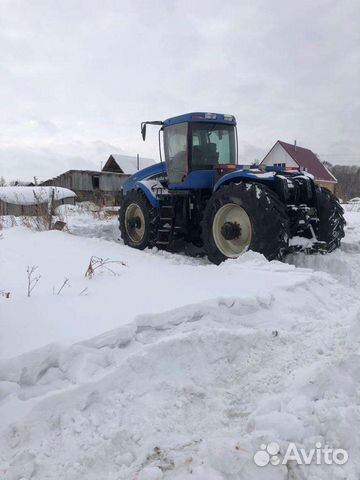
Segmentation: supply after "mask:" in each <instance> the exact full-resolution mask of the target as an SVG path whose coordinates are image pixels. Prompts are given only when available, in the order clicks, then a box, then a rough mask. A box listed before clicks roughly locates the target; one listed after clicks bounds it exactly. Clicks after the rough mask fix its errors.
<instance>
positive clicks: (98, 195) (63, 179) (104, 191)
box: [41, 170, 128, 205]
mask: <svg viewBox="0 0 360 480" xmlns="http://www.w3.org/2000/svg"><path fill="white" fill-rule="evenodd" d="M127 178H128V175H124V174H122V173H119V172H100V171H97V170H68V171H67V172H64V173H61V174H60V175H58V176H57V177H54V178H50V179H48V180H46V181H45V182H42V184H41V185H53V186H58V187H64V188H69V189H71V190H73V191H74V192H75V193H76V196H77V201H81V202H82V201H85V200H89V201H92V202H95V203H99V204H105V205H118V196H119V192H120V188H121V185H122V184H123V183H124V182H125V180H126V179H127Z"/></svg>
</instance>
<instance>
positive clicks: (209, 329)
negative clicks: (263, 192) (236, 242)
mask: <svg viewBox="0 0 360 480" xmlns="http://www.w3.org/2000/svg"><path fill="white" fill-rule="evenodd" d="M61 209H62V210H64V207H61ZM62 213H63V214H64V212H62ZM347 221H348V225H347V227H346V237H345V240H344V243H343V247H342V249H341V250H339V251H336V252H333V253H332V254H330V255H313V256H306V255H303V254H299V255H296V256H295V255H294V256H289V258H288V259H287V262H288V263H279V262H268V261H267V260H265V259H264V258H263V257H262V256H261V255H258V254H255V253H253V252H247V253H246V254H244V255H243V256H242V257H240V258H239V259H237V260H232V261H228V262H226V263H224V264H222V265H221V266H219V267H216V266H214V265H211V264H209V263H208V262H207V261H206V260H205V259H194V258H189V257H183V256H181V255H174V254H169V253H165V252H157V251H155V250H148V251H144V252H139V251H137V250H132V249H129V248H127V247H125V246H124V245H123V244H122V243H121V241H119V240H117V239H118V231H117V225H116V217H113V216H106V215H105V216H101V215H100V214H99V213H94V212H91V211H80V209H79V208H78V207H71V208H68V209H67V222H68V232H57V231H52V232H36V233H35V232H32V231H30V230H28V229H25V228H23V227H15V228H8V229H3V230H2V236H3V239H2V240H0V246H1V250H0V268H1V269H0V290H1V289H5V290H6V291H10V292H11V295H10V298H9V299H6V298H5V297H2V296H0V335H1V340H0V351H1V357H2V360H0V416H1V418H2V426H1V427H0V478H5V479H6V480H20V479H28V480H30V479H32V480H44V479H54V480H55V479H56V480H62V479H64V480H72V479H74V480H75V479H89V480H102V479H104V480H121V479H126V480H127V479H129V480H135V479H136V480H144V479H146V480H151V479H155V480H158V479H162V480H167V479H172V480H180V479H181V480H235V479H242V478H244V479H245V478H246V479H247V480H248V479H249V480H255V479H256V480H262V479H263V480H280V479H284V480H285V479H288V478H291V479H293V480H303V479H305V478H306V479H314V480H315V479H316V480H322V479H323V480H325V479H326V480H328V479H335V478H336V479H341V478H343V479H345V478H346V479H348V480H352V479H353V480H355V479H358V478H359V475H360V464H359V456H358V451H359V448H360V439H359V436H358V435H357V432H358V430H359V426H360V413H359V406H358V404H359V402H358V391H357V387H358V384H357V379H358V378H359V376H360V362H359V342H358V338H359V331H360V329H359V319H360V317H359V311H360V299H359V295H358V285H359V284H360V213H357V212H348V213H347ZM95 232H97V236H98V238H94V233H95ZM92 255H96V256H99V257H101V258H104V259H105V258H108V259H111V260H120V261H122V262H124V263H125V264H126V265H122V264H121V263H118V264H117V263H114V264H111V269H112V270H113V272H111V271H108V270H106V268H104V269H102V271H100V272H98V273H95V275H94V276H93V278H92V279H89V278H85V276H84V274H85V271H86V269H87V266H88V263H89V260H90V257H91V256H92ZM27 265H37V266H38V270H37V271H38V272H39V273H40V274H41V275H42V277H41V279H40V281H39V283H38V285H37V286H36V288H35V289H34V290H33V292H32V295H31V297H30V298H28V297H26V292H25V291H26V266H27ZM109 266H110V264H109ZM65 277H66V278H69V283H70V285H71V287H70V288H64V290H63V291H62V292H61V293H60V294H59V295H57V294H56V292H57V291H58V290H59V287H60V285H61V284H62V282H63V281H64V278H65ZM53 289H54V293H55V294H54V293H53ZM84 289H87V290H86V291H85V293H84V294H81V292H83V291H84ZM267 442H277V443H278V444H279V445H280V450H281V454H280V456H281V455H283V452H284V450H285V448H286V446H287V445H288V443H289V442H296V444H297V445H298V446H299V447H302V448H308V449H310V448H313V447H314V445H315V443H316V442H321V443H322V444H323V445H324V444H325V443H326V444H328V445H330V446H332V447H333V448H344V449H346V450H347V451H348V453H349V461H348V462H347V463H346V464H344V465H341V466H340V465H315V464H311V465H296V464H288V465H280V466H276V467H275V466H272V465H269V466H266V467H258V466H256V465H255V463H254V462H253V455H254V453H255V452H256V451H257V450H258V449H259V448H260V445H261V444H263V443H267Z"/></svg>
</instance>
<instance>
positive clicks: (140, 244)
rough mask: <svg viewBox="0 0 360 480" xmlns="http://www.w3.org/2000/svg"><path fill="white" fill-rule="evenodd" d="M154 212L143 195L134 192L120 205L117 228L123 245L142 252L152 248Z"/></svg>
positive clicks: (154, 230)
mask: <svg viewBox="0 0 360 480" xmlns="http://www.w3.org/2000/svg"><path fill="white" fill-rule="evenodd" d="M156 219H157V216H156V212H155V210H154V209H153V208H152V206H151V205H150V203H149V201H148V200H147V198H146V197H145V195H144V194H143V193H142V192H141V191H139V190H136V191H135V190H134V191H131V192H129V193H128V194H127V195H126V196H125V197H124V200H123V202H122V204H121V208H120V214H119V228H120V232H121V237H122V239H123V240H124V243H125V245H129V246H130V247H133V248H137V249H138V250H144V248H146V247H153V246H154V245H155V239H156V229H155V227H156Z"/></svg>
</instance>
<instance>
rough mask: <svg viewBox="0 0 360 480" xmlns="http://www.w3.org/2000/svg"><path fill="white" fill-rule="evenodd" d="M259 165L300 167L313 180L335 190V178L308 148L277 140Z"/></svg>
mask: <svg viewBox="0 0 360 480" xmlns="http://www.w3.org/2000/svg"><path fill="white" fill-rule="evenodd" d="M260 165H265V166H271V167H273V166H275V167H301V168H303V169H304V170H306V171H307V172H309V173H311V174H312V175H313V176H314V178H315V181H316V182H317V183H318V184H319V185H321V186H323V187H326V188H328V189H329V190H331V191H332V192H334V191H335V186H336V184H337V179H336V178H335V177H334V175H333V174H332V173H331V172H330V171H329V170H328V169H327V168H326V166H325V165H324V164H323V162H321V160H320V159H319V158H318V157H317V155H316V154H315V153H314V152H312V151H311V150H309V149H308V148H303V147H299V146H298V145H296V142H295V143H294V144H291V143H286V142H283V141H281V140H278V141H277V142H276V143H275V145H274V146H273V147H272V148H271V150H270V151H269V152H268V153H267V154H266V156H265V157H264V159H263V160H262V162H261V164H260Z"/></svg>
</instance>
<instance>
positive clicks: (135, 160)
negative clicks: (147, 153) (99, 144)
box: [102, 153, 155, 175]
mask: <svg viewBox="0 0 360 480" xmlns="http://www.w3.org/2000/svg"><path fill="white" fill-rule="evenodd" d="M154 163H155V161H154V160H153V159H151V158H144V157H139V156H137V157H132V156H130V155H119V154H115V153H113V154H112V155H110V157H109V158H108V160H107V162H106V163H105V165H104V167H103V169H102V171H103V172H115V173H123V174H125V175H132V174H133V173H136V172H137V171H138V170H141V169H143V168H145V167H150V166H151V165H154Z"/></svg>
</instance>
